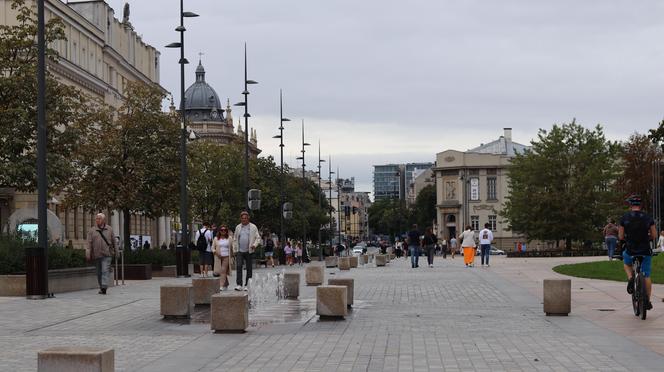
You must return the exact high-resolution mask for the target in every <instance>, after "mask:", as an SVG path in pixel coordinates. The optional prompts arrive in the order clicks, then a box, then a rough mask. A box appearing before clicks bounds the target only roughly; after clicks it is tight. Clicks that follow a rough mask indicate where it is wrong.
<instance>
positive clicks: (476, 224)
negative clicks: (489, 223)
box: [470, 216, 480, 231]
mask: <svg viewBox="0 0 664 372" xmlns="http://www.w3.org/2000/svg"><path fill="white" fill-rule="evenodd" d="M470 228H471V229H473V230H475V231H478V230H479V229H480V216H470Z"/></svg>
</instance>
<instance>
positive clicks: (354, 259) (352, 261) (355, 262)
mask: <svg viewBox="0 0 664 372" xmlns="http://www.w3.org/2000/svg"><path fill="white" fill-rule="evenodd" d="M359 261H360V260H359V257H357V256H351V257H350V267H357V265H358V263H359Z"/></svg>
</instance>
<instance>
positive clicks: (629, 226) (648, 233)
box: [618, 195, 657, 310]
mask: <svg viewBox="0 0 664 372" xmlns="http://www.w3.org/2000/svg"><path fill="white" fill-rule="evenodd" d="M627 202H628V203H629V205H630V211H629V212H627V213H625V214H624V215H623V216H622V218H621V219H620V226H619V227H618V239H620V242H621V244H622V245H623V247H624V249H623V253H622V256H623V264H624V265H623V266H624V268H625V273H627V293H629V294H632V293H633V292H634V270H633V269H632V264H633V263H634V256H643V264H642V265H641V272H642V273H643V276H644V278H645V283H646V293H647V295H648V298H647V303H646V309H647V310H650V309H652V303H651V302H650V295H651V291H652V281H651V280H650V270H651V267H652V250H651V248H650V240H655V239H656V238H657V229H656V228H655V221H653V219H652V217H650V216H649V215H648V214H646V213H644V212H643V211H642V210H641V197H639V196H638V195H632V196H631V197H629V199H627Z"/></svg>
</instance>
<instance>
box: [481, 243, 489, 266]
mask: <svg viewBox="0 0 664 372" xmlns="http://www.w3.org/2000/svg"><path fill="white" fill-rule="evenodd" d="M490 254H491V244H482V245H480V255H481V256H482V257H481V259H482V265H484V257H486V264H487V265H488V264H489V255H490Z"/></svg>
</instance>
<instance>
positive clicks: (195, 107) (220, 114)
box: [184, 61, 261, 157]
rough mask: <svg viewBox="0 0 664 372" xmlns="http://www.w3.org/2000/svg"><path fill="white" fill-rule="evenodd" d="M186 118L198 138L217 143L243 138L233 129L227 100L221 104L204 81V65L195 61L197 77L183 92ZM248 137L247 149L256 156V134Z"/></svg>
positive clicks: (221, 143)
mask: <svg viewBox="0 0 664 372" xmlns="http://www.w3.org/2000/svg"><path fill="white" fill-rule="evenodd" d="M184 97H185V103H184V108H185V113H186V114H187V122H188V123H189V126H190V128H191V129H193V130H194V132H195V133H196V136H197V137H198V138H199V139H201V140H206V141H212V142H215V143H218V144H220V145H225V144H229V143H231V142H238V141H241V142H243V141H244V137H240V136H238V135H237V134H236V133H235V131H234V130H233V129H234V128H233V119H232V116H231V107H230V102H228V104H227V105H226V107H225V108H224V107H223V106H222V104H221V101H220V100H219V96H218V95H217V92H216V91H215V90H214V88H212V87H211V86H210V84H208V83H207V82H206V81H205V68H203V63H202V62H201V61H199V62H198V67H197V68H196V81H195V82H194V83H193V84H192V85H191V86H190V87H189V88H187V90H186V91H185V93H184ZM251 137H252V138H251V139H250V141H249V152H250V153H251V155H252V156H254V157H256V156H258V154H259V153H260V152H261V151H260V149H258V146H257V141H256V138H255V134H254V135H253V136H251Z"/></svg>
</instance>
